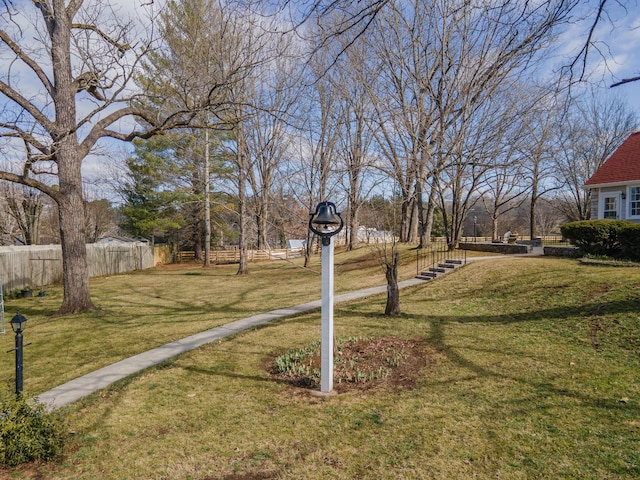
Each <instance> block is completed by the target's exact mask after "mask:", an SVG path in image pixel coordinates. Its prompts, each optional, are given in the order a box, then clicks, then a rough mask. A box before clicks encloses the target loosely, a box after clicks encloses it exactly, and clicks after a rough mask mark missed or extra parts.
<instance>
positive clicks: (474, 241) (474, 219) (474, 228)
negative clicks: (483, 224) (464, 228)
mask: <svg viewBox="0 0 640 480" xmlns="http://www.w3.org/2000/svg"><path fill="white" fill-rule="evenodd" d="M477 222H478V217H477V216H476V215H474V216H473V243H476V234H477V229H476V223H477Z"/></svg>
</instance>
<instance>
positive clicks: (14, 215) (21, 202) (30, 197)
mask: <svg viewBox="0 0 640 480" xmlns="http://www.w3.org/2000/svg"><path fill="white" fill-rule="evenodd" d="M2 193H3V195H2V196H3V199H4V201H5V203H6V213H7V214H8V216H9V217H10V218H11V219H12V220H13V222H12V224H13V225H15V227H16V229H17V232H14V231H12V229H7V228H6V225H7V224H8V223H9V222H7V220H5V222H4V223H5V229H4V230H5V231H4V232H3V233H4V234H5V235H8V236H10V237H12V238H14V239H15V241H16V242H17V243H19V244H22V245H37V244H38V241H39V237H40V216H41V214H42V208H43V199H42V197H43V195H42V194H41V193H40V192H39V191H38V190H36V189H34V188H31V187H26V186H21V185H14V184H6V183H5V182H3V183H2Z"/></svg>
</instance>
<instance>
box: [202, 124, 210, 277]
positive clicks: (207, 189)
mask: <svg viewBox="0 0 640 480" xmlns="http://www.w3.org/2000/svg"><path fill="white" fill-rule="evenodd" d="M207 120H208V118H207ZM207 123H208V122H207ZM203 266H204V267H209V266H211V162H210V157H209V129H208V128H206V129H205V130H204V262H203Z"/></svg>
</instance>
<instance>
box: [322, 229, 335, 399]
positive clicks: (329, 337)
mask: <svg viewBox="0 0 640 480" xmlns="http://www.w3.org/2000/svg"><path fill="white" fill-rule="evenodd" d="M320 391H321V392H322V393H330V392H331V391H333V237H330V238H329V245H324V242H323V245H322V339H321V344H320Z"/></svg>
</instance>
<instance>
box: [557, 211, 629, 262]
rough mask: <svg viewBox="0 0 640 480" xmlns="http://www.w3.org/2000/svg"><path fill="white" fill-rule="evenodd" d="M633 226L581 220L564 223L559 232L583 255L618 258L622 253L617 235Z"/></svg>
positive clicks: (612, 222)
mask: <svg viewBox="0 0 640 480" xmlns="http://www.w3.org/2000/svg"><path fill="white" fill-rule="evenodd" d="M633 225H635V224H634V223H633V222H628V221H626V220H581V221H578V222H571V223H566V224H564V225H563V226H562V227H560V230H561V232H562V236H563V237H564V238H566V239H568V240H569V241H570V242H571V243H572V244H573V245H575V246H576V247H578V248H579V249H580V251H581V253H582V254H584V255H607V256H610V257H619V256H620V255H621V253H622V246H621V244H620V240H619V234H620V232H621V231H622V230H623V229H625V228H627V227H629V226H633Z"/></svg>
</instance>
